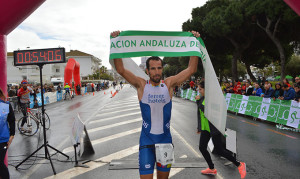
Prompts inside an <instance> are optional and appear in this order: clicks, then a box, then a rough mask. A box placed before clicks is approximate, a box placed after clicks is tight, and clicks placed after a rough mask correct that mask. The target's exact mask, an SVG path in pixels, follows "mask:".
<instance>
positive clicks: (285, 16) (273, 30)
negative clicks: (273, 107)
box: [245, 0, 300, 80]
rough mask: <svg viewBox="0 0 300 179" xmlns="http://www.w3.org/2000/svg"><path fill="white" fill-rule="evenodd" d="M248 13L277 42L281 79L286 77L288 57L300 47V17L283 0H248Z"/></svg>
mask: <svg viewBox="0 0 300 179" xmlns="http://www.w3.org/2000/svg"><path fill="white" fill-rule="evenodd" d="M245 4H246V14H247V15H249V16H252V19H253V20H255V21H256V24H257V26H258V27H260V28H261V29H262V30H263V31H264V32H265V33H266V35H267V36H268V37H269V38H270V39H271V41H272V42H273V43H274V44H275V46H276V48H277V50H278V53H279V58H280V63H281V80H283V78H284V77H285V74H286V71H285V70H286V68H285V65H286V63H287V61H286V59H288V57H289V56H291V54H292V53H293V49H295V48H297V47H299V46H298V45H299V40H300V35H299V31H300V17H299V16H298V15H297V14H296V13H295V12H293V11H292V10H291V9H290V8H289V7H288V5H287V4H285V3H284V1H281V0H263V1H261V0H246V3H245Z"/></svg>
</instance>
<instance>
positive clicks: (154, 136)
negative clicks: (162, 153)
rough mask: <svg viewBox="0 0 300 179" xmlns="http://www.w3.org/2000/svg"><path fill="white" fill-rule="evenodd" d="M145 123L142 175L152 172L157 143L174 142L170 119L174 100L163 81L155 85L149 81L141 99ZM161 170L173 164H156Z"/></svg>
mask: <svg viewBox="0 0 300 179" xmlns="http://www.w3.org/2000/svg"><path fill="white" fill-rule="evenodd" d="M140 108H141V112H142V118H143V125H142V131H141V136H140V150H139V171H140V174H141V175H146V174H152V173H153V171H154V165H155V161H156V157H155V147H154V145H155V144H158V143H172V136H171V133H170V119H171V109H172V100H171V97H170V94H169V90H168V87H167V86H166V84H165V83H164V82H163V81H161V83H160V84H159V85H158V86H153V85H152V84H151V83H150V82H149V81H147V83H146V85H145V88H144V94H143V97H142V99H141V101H140ZM156 165H157V166H156V167H157V169H158V170H159V171H165V172H168V171H170V168H171V165H167V166H163V165H161V164H160V163H157V164H156Z"/></svg>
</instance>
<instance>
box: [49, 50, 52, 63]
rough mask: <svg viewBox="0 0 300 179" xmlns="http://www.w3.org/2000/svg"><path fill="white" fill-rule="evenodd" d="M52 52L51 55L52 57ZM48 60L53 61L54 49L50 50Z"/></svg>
mask: <svg viewBox="0 0 300 179" xmlns="http://www.w3.org/2000/svg"><path fill="white" fill-rule="evenodd" d="M50 54H51V57H50ZM48 61H50V62H51V61H53V51H48Z"/></svg>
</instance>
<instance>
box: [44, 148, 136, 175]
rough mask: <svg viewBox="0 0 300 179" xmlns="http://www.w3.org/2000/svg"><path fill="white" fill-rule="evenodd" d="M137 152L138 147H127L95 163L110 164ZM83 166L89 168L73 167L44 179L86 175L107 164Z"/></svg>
mask: <svg viewBox="0 0 300 179" xmlns="http://www.w3.org/2000/svg"><path fill="white" fill-rule="evenodd" d="M138 150H139V145H135V146H133V147H129V148H127V149H124V150H121V151H118V152H115V153H113V154H110V155H107V156H104V157H101V158H99V159H97V160H96V161H105V162H111V160H113V159H121V158H124V157H127V156H129V155H132V154H134V153H137V152H138ZM85 165H87V166H89V167H90V168H81V167H74V168H71V169H68V170H65V171H63V172H61V173H58V174H56V175H53V176H50V177H48V178H46V179H51V178H64V179H69V178H72V177H75V176H78V175H81V174H83V173H86V172H88V171H91V170H94V169H96V168H99V167H102V166H104V165H107V163H99V162H93V161H91V162H88V163H86V164H85Z"/></svg>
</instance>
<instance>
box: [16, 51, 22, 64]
mask: <svg viewBox="0 0 300 179" xmlns="http://www.w3.org/2000/svg"><path fill="white" fill-rule="evenodd" d="M17 58H18V63H23V53H17Z"/></svg>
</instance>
